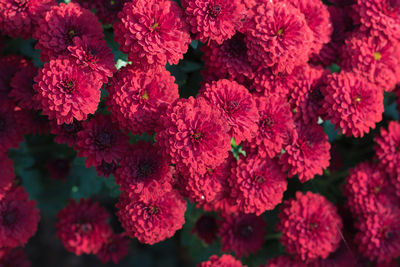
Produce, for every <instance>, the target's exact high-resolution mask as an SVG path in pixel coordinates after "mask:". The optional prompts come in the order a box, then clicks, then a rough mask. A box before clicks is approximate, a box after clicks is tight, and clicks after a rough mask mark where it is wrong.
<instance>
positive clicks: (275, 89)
mask: <svg viewBox="0 0 400 267" xmlns="http://www.w3.org/2000/svg"><path fill="white" fill-rule="evenodd" d="M294 72H296V71H294ZM294 79H295V75H294V74H293V73H291V74H288V73H285V72H284V73H274V72H273V71H272V69H271V68H264V69H261V70H258V71H257V72H256V74H255V77H254V79H253V80H252V83H251V85H250V88H249V89H250V92H252V93H253V94H255V95H256V96H266V97H270V96H273V95H279V96H282V97H286V95H288V94H289V92H290V91H291V90H292V88H291V83H292V82H293V81H294Z"/></svg>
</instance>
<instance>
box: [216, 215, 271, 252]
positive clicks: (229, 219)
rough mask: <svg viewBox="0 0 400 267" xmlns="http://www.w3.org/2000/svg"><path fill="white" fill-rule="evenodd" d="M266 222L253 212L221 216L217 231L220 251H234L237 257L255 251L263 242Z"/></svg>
mask: <svg viewBox="0 0 400 267" xmlns="http://www.w3.org/2000/svg"><path fill="white" fill-rule="evenodd" d="M266 226H267V224H266V223H265V221H264V219H263V218H262V217H260V216H256V215H254V214H237V215H231V216H225V217H223V221H222V223H221V226H220V228H219V231H218V235H219V236H220V237H221V244H222V249H221V250H222V251H234V252H235V253H236V255H237V257H239V258H240V257H242V256H243V255H244V256H248V255H249V254H250V253H257V251H259V250H260V249H261V246H262V244H263V243H264V237H265V234H266V231H265V227H266Z"/></svg>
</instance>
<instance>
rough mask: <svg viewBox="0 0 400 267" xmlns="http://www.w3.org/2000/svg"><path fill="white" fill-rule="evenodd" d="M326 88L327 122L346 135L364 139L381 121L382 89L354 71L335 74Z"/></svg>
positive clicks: (325, 107) (327, 82) (328, 81)
mask: <svg viewBox="0 0 400 267" xmlns="http://www.w3.org/2000/svg"><path fill="white" fill-rule="evenodd" d="M326 84H327V86H326V87H324V88H323V95H324V103H323V109H324V111H325V112H326V113H327V114H326V119H328V120H330V121H331V122H332V123H333V124H335V127H336V128H340V129H341V131H342V132H343V134H345V135H346V136H354V137H363V136H364V134H365V133H368V132H369V130H370V128H372V129H373V128H375V123H377V122H379V121H381V120H382V113H383V90H382V89H379V88H377V87H376V86H375V85H374V84H372V83H369V82H367V81H366V80H364V79H363V78H362V77H360V76H357V75H355V74H354V73H351V72H341V73H340V74H336V73H334V74H332V75H330V76H329V77H328V80H327V81H326Z"/></svg>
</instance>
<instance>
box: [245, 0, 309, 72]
mask: <svg viewBox="0 0 400 267" xmlns="http://www.w3.org/2000/svg"><path fill="white" fill-rule="evenodd" d="M254 13H255V14H254V16H253V17H252V19H251V20H250V22H249V26H248V32H247V39H246V44H247V49H248V50H247V54H248V56H249V59H250V61H251V62H252V64H253V65H254V66H256V67H262V68H265V67H271V68H272V69H273V72H274V73H277V72H288V73H291V72H292V71H293V69H294V68H295V67H296V66H299V65H303V64H305V63H306V62H307V61H308V57H309V54H310V51H311V48H312V47H313V40H314V36H313V32H312V31H311V29H310V28H309V26H308V25H307V21H306V19H305V17H304V15H303V14H302V13H301V12H300V11H299V10H298V9H297V8H295V7H293V6H292V5H291V4H289V3H286V2H275V1H274V2H273V3H271V2H270V1H263V2H262V3H260V4H259V5H258V6H257V7H256V8H255V9H254Z"/></svg>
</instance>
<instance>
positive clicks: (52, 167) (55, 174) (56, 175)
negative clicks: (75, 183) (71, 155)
mask: <svg viewBox="0 0 400 267" xmlns="http://www.w3.org/2000/svg"><path fill="white" fill-rule="evenodd" d="M46 170H47V172H48V173H49V176H50V178H51V179H55V180H61V181H65V180H66V179H67V177H68V175H69V173H70V171H71V162H70V160H68V159H63V158H55V159H51V160H49V161H48V162H47V163H46Z"/></svg>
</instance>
